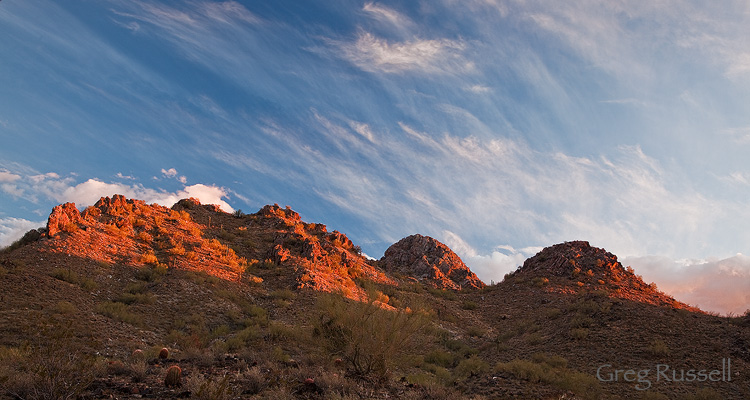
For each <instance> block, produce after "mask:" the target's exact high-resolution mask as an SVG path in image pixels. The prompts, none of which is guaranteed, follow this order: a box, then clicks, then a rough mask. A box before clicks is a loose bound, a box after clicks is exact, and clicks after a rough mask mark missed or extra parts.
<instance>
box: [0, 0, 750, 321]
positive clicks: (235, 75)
mask: <svg viewBox="0 0 750 400" xmlns="http://www.w3.org/2000/svg"><path fill="white" fill-rule="evenodd" d="M566 3H568V2H541V1H500V0H468V1H460V2H459V1H455V0H439V1H410V2H386V1H384V2H370V1H364V2H354V1H326V2H300V1H283V0H282V1H274V2H265V1H250V2H247V1H237V2H233V1H229V2H220V1H131V0H128V1H124V0H123V1H119V0H113V1H84V0H75V1H66V2H54V1H44V0H28V1H18V0H6V1H2V2H0V37H2V40H1V41H0V54H1V55H2V56H1V57H0V139H2V146H0V245H4V244H8V243H9V242H10V241H12V240H13V239H15V238H17V237H18V236H19V235H20V234H22V233H23V231H25V230H26V229H29V228H30V227H35V226H39V225H41V224H43V221H45V220H46V216H47V215H48V213H49V211H50V209H51V208H52V207H53V206H54V205H56V204H58V203H61V202H65V201H74V202H76V204H78V205H79V206H80V207H83V206H86V205H90V204H93V202H95V201H96V200H97V199H98V198H99V197H100V196H106V195H112V194H115V193H123V194H125V195H128V196H131V197H137V198H142V199H144V200H147V201H149V202H159V203H161V204H165V205H171V203H174V202H175V201H176V200H177V199H179V198H182V197H188V196H194V197H199V198H200V199H201V200H202V201H203V202H207V203H220V204H222V206H223V207H224V208H225V209H227V210H231V209H242V210H243V211H246V212H254V211H256V210H257V209H259V208H260V207H261V206H263V205H264V204H268V203H279V204H281V205H286V204H288V205H290V206H291V207H292V208H294V209H295V210H297V211H298V212H300V213H301V214H302V216H303V218H304V219H305V220H307V221H311V222H322V223H325V224H327V225H328V226H329V228H331V229H338V230H340V231H342V232H344V233H346V234H348V235H349V237H350V238H351V239H352V240H353V241H354V242H355V243H358V244H359V245H361V246H362V248H363V249H364V251H365V252H366V253H367V254H370V255H371V256H374V257H380V256H381V255H382V253H383V251H384V250H385V249H386V248H387V247H388V246H389V245H390V244H392V243H394V242H395V241H397V240H398V239H400V238H401V237H404V236H407V235H409V234H413V233H422V234H426V235H430V236H433V237H435V238H437V239H439V240H441V241H443V242H445V243H446V244H448V245H449V246H451V247H452V248H453V249H454V250H455V251H457V252H458V253H459V255H461V256H462V258H463V259H464V261H466V262H467V264H468V265H469V266H470V267H472V269H474V270H475V271H476V272H477V273H478V275H479V276H480V278H482V279H484V280H485V281H487V282H489V281H490V280H494V281H499V280H501V279H502V276H503V275H504V274H505V273H506V272H508V271H510V270H512V269H514V268H515V266H517V265H520V264H521V263H522V262H523V260H524V259H525V258H526V257H528V256H530V255H533V254H534V253H535V252H536V251H538V250H539V249H540V248H541V247H544V246H548V245H552V244H555V243H559V242H562V241H566V240H576V239H583V240H589V241H590V242H591V243H592V245H595V246H598V247H604V248H606V249H607V250H609V251H611V252H613V253H615V254H617V255H618V256H619V257H620V259H621V260H623V262H624V263H626V264H630V265H633V266H634V267H635V268H636V271H637V272H638V273H640V274H642V275H643V276H644V279H646V280H647V281H655V282H656V283H657V284H658V285H659V286H660V287H661V288H662V289H664V290H666V291H668V292H670V293H672V294H674V295H675V296H676V297H677V298H678V299H681V300H683V301H687V302H690V303H692V304H697V305H699V306H701V307H703V308H706V309H711V310H717V311H722V312H728V311H732V312H742V311H744V310H745V309H746V308H750V298H749V297H748V295H747V294H746V293H750V279H748V278H750V257H748V256H746V255H744V254H750V249H748V247H747V246H748V243H750V230H749V229H747V227H748V226H750V208H749V207H748V198H750V158H748V156H747V155H748V152H749V151H750V109H749V108H750V42H748V40H747V34H748V30H747V26H750V5H748V3H747V2H744V1H726V2H722V3H721V4H720V5H718V4H714V3H702V2H689V1H668V2H657V3H656V4H646V3H644V2H639V1H632V2H631V1H621V2H616V3H615V2H605V1H579V2H575V3H574V4H566Z"/></svg>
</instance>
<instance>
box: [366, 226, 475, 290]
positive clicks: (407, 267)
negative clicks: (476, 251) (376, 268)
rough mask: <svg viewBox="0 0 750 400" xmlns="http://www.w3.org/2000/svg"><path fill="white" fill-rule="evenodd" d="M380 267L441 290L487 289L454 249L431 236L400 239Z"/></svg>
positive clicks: (389, 249)
mask: <svg viewBox="0 0 750 400" xmlns="http://www.w3.org/2000/svg"><path fill="white" fill-rule="evenodd" d="M380 264H381V266H382V267H383V268H384V269H385V270H386V271H388V272H391V273H397V274H401V275H405V276H410V277H413V278H416V279H417V280H419V281H420V282H423V283H427V284H430V285H432V286H435V287H437V288H441V289H452V290H461V289H467V288H474V289H479V288H483V287H484V286H485V284H484V283H483V282H482V281H481V280H480V279H479V278H477V276H476V275H475V274H474V273H473V272H471V270H470V269H469V267H467V266H466V264H464V262H463V261H461V258H460V257H459V256H458V255H456V253H454V252H453V250H451V249H450V248H449V247H448V246H446V245H444V244H443V243H440V242H439V241H437V240H436V239H433V238H431V237H429V236H422V235H411V236H407V237H405V238H403V239H401V240H399V241H398V242H397V243H395V244H393V245H392V246H391V247H389V248H388V250H386V251H385V254H384V255H383V258H381V259H380Z"/></svg>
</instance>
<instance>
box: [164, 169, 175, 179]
mask: <svg viewBox="0 0 750 400" xmlns="http://www.w3.org/2000/svg"><path fill="white" fill-rule="evenodd" d="M161 174H162V175H164V176H165V177H167V178H174V177H175V176H177V170H176V169H174V168H170V169H164V168H162V169H161Z"/></svg>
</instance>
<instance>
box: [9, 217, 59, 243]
mask: <svg viewBox="0 0 750 400" xmlns="http://www.w3.org/2000/svg"><path fill="white" fill-rule="evenodd" d="M46 223H47V221H29V220H25V219H23V218H0V248H3V247H6V246H9V245H11V244H12V243H13V242H14V241H16V240H18V239H19V238H21V237H22V236H23V234H24V233H26V232H28V231H30V230H31V229H36V228H41V227H43V226H45V224H46Z"/></svg>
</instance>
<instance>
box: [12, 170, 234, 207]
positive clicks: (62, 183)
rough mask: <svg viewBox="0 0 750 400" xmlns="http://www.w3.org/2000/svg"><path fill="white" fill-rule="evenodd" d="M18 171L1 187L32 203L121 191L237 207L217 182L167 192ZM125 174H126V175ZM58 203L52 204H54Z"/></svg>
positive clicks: (83, 202)
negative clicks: (11, 181)
mask: <svg viewBox="0 0 750 400" xmlns="http://www.w3.org/2000/svg"><path fill="white" fill-rule="evenodd" d="M162 173H163V174H164V175H165V176H171V177H175V176H177V171H176V170H175V169H174V168H171V169H169V170H162ZM17 175H18V176H19V178H18V179H16V180H15V181H14V183H13V184H12V185H11V184H4V185H2V186H1V188H2V189H3V190H4V191H6V192H8V193H11V194H14V195H16V196H17V197H23V198H25V199H26V200H28V201H30V202H32V203H39V202H40V199H46V200H52V201H54V202H55V203H56V204H59V203H66V202H72V203H76V205H77V206H79V207H87V206H90V205H93V204H94V203H96V202H97V201H98V200H99V199H100V198H101V197H105V196H112V195H115V194H121V195H123V196H125V197H128V198H132V199H138V200H144V201H146V203H149V204H150V203H157V204H161V205H163V206H167V207H171V206H172V205H174V204H175V203H176V202H178V201H179V200H181V199H184V198H189V197H195V198H197V199H198V200H200V202H201V203H203V204H216V205H219V206H220V207H221V209H222V210H224V211H226V212H232V211H234V209H233V208H232V207H231V206H230V205H229V204H228V203H227V202H226V201H225V200H224V198H228V196H229V190H228V189H225V188H222V187H219V186H214V185H203V184H195V185H190V186H184V187H183V188H182V189H180V190H177V191H175V192H167V191H165V190H161V189H152V188H147V187H144V186H143V185H141V184H138V183H121V182H104V181H101V180H99V179H95V178H92V179H88V180H86V181H85V182H81V183H76V179H75V178H74V177H72V176H68V177H61V176H60V175H58V174H57V173H54V172H50V173H46V174H39V173H36V172H32V173H29V174H26V175H25V176H24V175H21V174H17ZM120 175H122V174H118V176H120ZM123 178H125V177H124V176H123ZM178 180H179V181H180V182H183V183H184V182H186V181H187V178H185V177H184V176H180V177H179V179H178ZM56 204H52V206H54V205H56ZM50 209H51V207H50Z"/></svg>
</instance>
